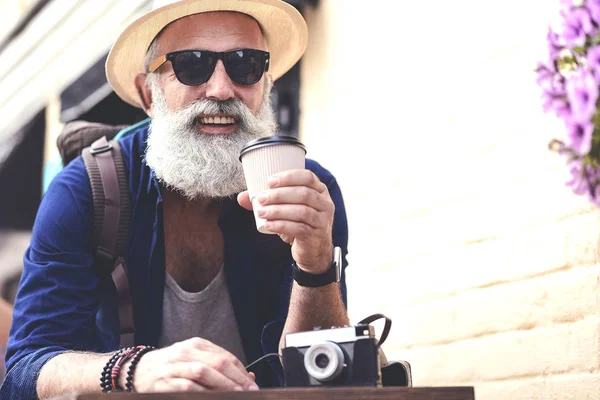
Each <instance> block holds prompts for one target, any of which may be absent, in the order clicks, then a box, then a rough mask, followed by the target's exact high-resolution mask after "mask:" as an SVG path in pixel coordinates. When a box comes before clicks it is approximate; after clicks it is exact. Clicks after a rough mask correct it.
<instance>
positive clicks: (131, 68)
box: [106, 0, 308, 108]
mask: <svg viewBox="0 0 600 400" xmlns="http://www.w3.org/2000/svg"><path fill="white" fill-rule="evenodd" d="M162 2H163V3H164V0H162ZM210 11H237V12H240V13H243V14H247V15H250V16H251V17H253V18H254V19H255V20H257V21H258V23H259V24H260V26H261V28H262V31H263V33H264V35H265V38H266V41H267V46H268V50H269V52H270V53H271V62H270V65H269V73H270V74H271V76H272V77H273V80H276V79H278V78H279V77H281V76H282V75H283V74H285V73H286V72H287V71H288V70H289V69H290V68H292V67H293V66H294V64H295V63H296V62H297V61H298V60H299V59H300V57H302V54H304V51H305V50H306V44H307V40H308V32H307V28H306V22H305V21H304V19H303V18H302V15H300V13H299V12H298V11H297V10H296V9H295V8H294V7H292V6H291V5H289V4H288V3H285V2H284V1H281V0H179V1H174V2H171V4H167V5H165V6H162V7H160V8H156V9H155V10H154V11H151V12H149V13H148V14H145V15H143V16H141V17H140V18H138V19H137V20H135V21H134V22H133V23H131V24H130V25H129V26H128V27H127V28H125V30H124V31H123V32H122V33H121V35H120V36H119V38H118V39H117V41H116V42H115V43H114V45H113V47H112V49H111V50H110V53H109V54H108V59H107V60H106V77H107V79H108V83H110V85H111V86H112V88H113V89H114V91H115V92H116V93H117V95H119V97H120V98H121V99H123V100H124V101H126V102H127V103H129V104H131V105H133V106H136V107H139V108H141V104H140V100H139V96H138V92H137V90H136V88H135V84H134V81H135V76H136V75H137V74H139V73H142V72H145V71H144V65H143V64H144V57H145V56H146V52H147V51H148V47H150V45H151V44H152V41H153V40H154V38H155V37H156V35H158V34H159V33H160V32H161V31H162V29H163V28H164V27H166V26H167V25H168V24H170V23H171V22H173V21H175V20H177V19H179V18H183V17H186V16H188V15H192V14H199V13H203V12H210Z"/></svg>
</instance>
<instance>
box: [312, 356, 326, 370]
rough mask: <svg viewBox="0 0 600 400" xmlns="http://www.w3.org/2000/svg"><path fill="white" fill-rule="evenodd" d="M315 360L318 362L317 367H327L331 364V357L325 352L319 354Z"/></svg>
mask: <svg viewBox="0 0 600 400" xmlns="http://www.w3.org/2000/svg"><path fill="white" fill-rule="evenodd" d="M315 362H316V363H317V367H319V368H325V367H327V365H329V357H327V356H326V355H325V354H319V355H318V356H317V358H316V359H315Z"/></svg>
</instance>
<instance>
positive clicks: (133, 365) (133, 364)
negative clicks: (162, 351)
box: [125, 346, 156, 392]
mask: <svg viewBox="0 0 600 400" xmlns="http://www.w3.org/2000/svg"><path fill="white" fill-rule="evenodd" d="M154 349H156V347H154V346H143V348H142V349H140V350H138V352H137V353H135V355H134V356H133V357H132V358H131V364H129V369H128V370H127V378H126V379H125V381H126V382H125V391H126V392H131V391H133V374H134V373H135V368H136V367H137V364H138V362H139V361H140V359H141V358H142V356H143V355H144V354H146V353H148V352H149V351H152V350H154Z"/></svg>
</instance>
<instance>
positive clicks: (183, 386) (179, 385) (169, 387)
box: [155, 378, 207, 393]
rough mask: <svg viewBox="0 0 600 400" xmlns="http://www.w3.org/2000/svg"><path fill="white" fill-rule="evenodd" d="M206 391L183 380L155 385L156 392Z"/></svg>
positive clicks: (163, 381)
mask: <svg viewBox="0 0 600 400" xmlns="http://www.w3.org/2000/svg"><path fill="white" fill-rule="evenodd" d="M206 390H207V389H206V388H204V387H202V386H201V385H198V384H197V383H195V382H193V381H191V380H189V379H184V378H173V379H168V380H162V381H160V382H158V383H157V384H156V388H155V391H156V392H163V393H164V392H204V391H206Z"/></svg>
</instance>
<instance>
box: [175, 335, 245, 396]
mask: <svg viewBox="0 0 600 400" xmlns="http://www.w3.org/2000/svg"><path fill="white" fill-rule="evenodd" d="M178 345H180V346H181V349H180V354H178V355H177V357H178V359H179V360H180V361H186V362H196V363H201V364H204V365H206V366H208V367H210V368H212V369H214V370H215V371H217V372H219V373H220V374H221V375H224V376H225V377H226V378H227V379H229V380H231V381H233V382H234V383H235V384H236V385H239V386H241V387H242V388H244V389H252V388H254V387H255V386H256V384H255V383H254V382H253V381H252V380H251V379H250V376H249V374H248V372H247V371H246V368H245V367H244V365H243V364H242V363H241V361H240V360H238V359H237V358H236V357H235V356H234V355H233V354H231V353H230V352H228V351H227V350H225V349H223V348H222V347H220V346H217V345H216V344H214V343H212V342H210V341H208V340H205V339H201V338H192V339H188V340H186V341H184V342H181V343H179V344H178ZM210 376H213V375H212V374H211V375H210ZM219 382H220V383H219V384H225V383H224V382H223V381H222V380H221V381H219Z"/></svg>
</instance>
